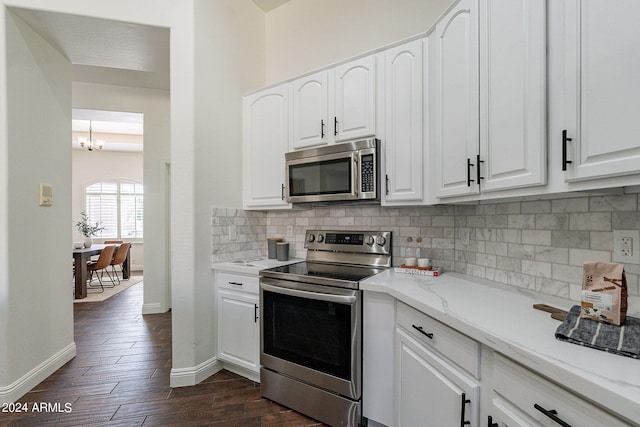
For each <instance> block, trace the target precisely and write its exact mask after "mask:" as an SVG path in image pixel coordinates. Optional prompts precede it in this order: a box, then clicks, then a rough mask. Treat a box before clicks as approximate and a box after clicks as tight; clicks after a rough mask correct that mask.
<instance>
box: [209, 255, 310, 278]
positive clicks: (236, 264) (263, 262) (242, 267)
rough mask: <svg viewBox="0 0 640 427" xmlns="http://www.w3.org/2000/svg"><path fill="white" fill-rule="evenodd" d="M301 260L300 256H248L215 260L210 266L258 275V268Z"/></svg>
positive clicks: (263, 268)
mask: <svg viewBox="0 0 640 427" xmlns="http://www.w3.org/2000/svg"><path fill="white" fill-rule="evenodd" d="M241 261H244V262H241ZM302 261H304V259H302V258H291V259H289V260H288V261H278V260H277V259H269V258H267V257H266V256H264V257H259V258H248V259H247V260H237V261H223V262H216V263H214V264H212V266H211V268H212V269H213V270H220V271H227V272H232V273H242V274H249V275H252V276H258V275H259V274H260V270H265V269H267V268H273V267H280V266H281V265H289V264H295V263H296V262H302Z"/></svg>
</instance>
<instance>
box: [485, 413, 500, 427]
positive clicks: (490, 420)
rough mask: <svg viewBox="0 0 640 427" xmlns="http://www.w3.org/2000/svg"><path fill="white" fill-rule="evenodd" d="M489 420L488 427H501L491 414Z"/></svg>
mask: <svg viewBox="0 0 640 427" xmlns="http://www.w3.org/2000/svg"><path fill="white" fill-rule="evenodd" d="M487 421H488V422H487V427H500V426H499V424H498V423H494V422H493V417H492V416H491V415H489V417H488V419H487Z"/></svg>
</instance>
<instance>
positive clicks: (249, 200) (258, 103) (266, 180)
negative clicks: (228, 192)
mask: <svg viewBox="0 0 640 427" xmlns="http://www.w3.org/2000/svg"><path fill="white" fill-rule="evenodd" d="M287 88H288V86H287V85H281V86H277V87H274V88H271V89H267V90H265V91H262V92H259V93H255V94H252V95H248V96H246V97H245V98H244V99H243V146H242V156H243V171H242V174H243V204H244V208H245V209H264V208H266V207H269V208H288V207H291V205H290V204H288V203H286V202H285V200H284V194H283V185H284V180H285V169H284V168H285V164H284V153H285V152H286V151H287V149H288V143H289V108H288V96H287Z"/></svg>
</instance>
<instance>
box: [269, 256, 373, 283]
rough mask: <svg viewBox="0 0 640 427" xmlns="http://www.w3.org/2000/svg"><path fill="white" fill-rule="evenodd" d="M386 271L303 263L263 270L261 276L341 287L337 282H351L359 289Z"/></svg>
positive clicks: (341, 265) (371, 268)
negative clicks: (359, 285) (364, 282)
mask: <svg viewBox="0 0 640 427" xmlns="http://www.w3.org/2000/svg"><path fill="white" fill-rule="evenodd" d="M384 270H385V268H380V267H359V266H353V265H343V264H330V263H320V262H308V261H303V262H298V263H295V264H289V265H283V266H281V267H274V268H269V269H267V270H262V271H261V272H260V274H261V275H262V276H263V277H271V278H276V279H282V280H294V281H297V282H304V281H308V282H312V283H319V284H327V285H332V284H333V285H339V284H338V283H336V282H349V283H351V284H352V285H351V286H348V287H357V282H360V281H362V280H364V279H366V278H367V277H371V276H374V275H376V274H378V273H380V272H382V271H384Z"/></svg>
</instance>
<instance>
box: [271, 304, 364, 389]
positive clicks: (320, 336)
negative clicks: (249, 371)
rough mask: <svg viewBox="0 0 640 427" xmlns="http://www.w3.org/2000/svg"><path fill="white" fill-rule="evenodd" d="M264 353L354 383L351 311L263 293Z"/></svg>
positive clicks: (343, 306) (346, 306)
mask: <svg viewBox="0 0 640 427" xmlns="http://www.w3.org/2000/svg"><path fill="white" fill-rule="evenodd" d="M263 298H264V301H263V314H264V322H263V331H264V342H263V346H264V352H265V353H266V354H269V355H271V356H275V357H278V358H280V359H284V360H287V361H289V362H293V363H297V364H298V365H302V366H305V367H307V368H311V369H315V370H317V371H321V372H324V373H327V374H330V375H333V376H336V377H338V378H342V379H345V380H351V378H350V377H351V307H352V306H349V305H344V304H335V303H331V302H325V301H319V300H311V299H306V298H299V297H293V296H289V295H281V294H276V293H273V292H264V293H263Z"/></svg>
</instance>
